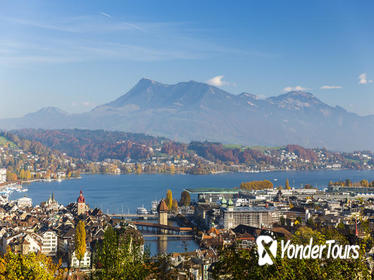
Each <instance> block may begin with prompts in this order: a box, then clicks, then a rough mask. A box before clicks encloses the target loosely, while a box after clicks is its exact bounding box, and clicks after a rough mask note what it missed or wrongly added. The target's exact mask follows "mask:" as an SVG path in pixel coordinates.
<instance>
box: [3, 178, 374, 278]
mask: <svg viewBox="0 0 374 280" xmlns="http://www.w3.org/2000/svg"><path fill="white" fill-rule="evenodd" d="M372 186H374V182H368V181H367V180H362V181H360V182H351V181H350V180H346V181H343V182H330V183H329V186H328V187H326V189H324V190H320V189H316V188H313V187H311V186H310V185H306V186H305V187H304V188H293V187H292V186H290V184H289V182H288V180H287V181H286V182H285V184H284V187H274V186H273V184H272V183H271V182H270V181H267V180H265V181H252V182H243V183H242V184H241V186H240V188H226V189H222V188H187V189H185V190H184V191H183V192H182V194H181V199H180V200H179V201H176V200H175V199H172V194H171V191H168V192H167V195H166V197H165V199H162V200H161V201H159V202H158V203H157V205H156V206H157V207H156V209H153V210H154V211H153V212H152V213H138V214H135V215H133V216H134V217H137V220H133V219H131V218H128V216H126V215H124V216H123V217H120V216H121V215H120V214H115V213H112V214H109V215H107V214H104V213H103V212H102V211H101V210H100V209H97V208H96V209H91V208H90V207H89V201H87V200H86V198H85V197H84V194H83V192H82V191H81V192H80V193H79V194H77V199H76V202H73V203H70V204H69V205H66V206H64V205H61V204H59V203H58V201H57V199H56V198H55V196H54V194H53V193H52V194H51V195H50V197H49V199H48V200H47V201H45V202H42V203H41V204H40V205H36V206H33V204H32V200H31V198H28V197H21V198H19V199H17V200H13V201H8V199H7V197H6V196H2V199H1V205H0V220H1V222H0V224H1V227H0V238H1V242H0V251H1V253H2V255H6V254H8V253H7V252H9V251H11V252H13V253H15V254H21V255H28V254H30V253H42V254H43V255H45V256H48V257H50V258H52V259H53V261H54V262H56V263H57V262H59V263H60V268H61V269H64V274H63V275H64V277H65V278H66V279H73V278H72V277H78V275H81V277H89V276H90V275H91V274H92V273H94V272H95V273H97V272H98V271H100V266H98V263H97V260H98V259H97V257H96V254H97V253H98V252H95V250H96V251H97V250H101V249H100V248H102V247H100V246H98V245H99V244H101V243H102V242H103V240H105V239H106V238H107V237H106V234H107V233H106V232H107V231H108V228H114V229H116V230H119V229H121V230H125V232H126V230H129V229H130V230H131V233H132V234H135V236H137V238H138V239H139V240H141V241H140V243H139V244H140V252H141V254H143V255H144V254H146V249H145V246H144V240H143V235H144V236H145V235H146V234H147V233H149V232H152V234H156V235H157V236H158V238H159V250H160V251H159V255H158V256H150V257H149V258H150V259H149V262H150V263H152V265H153V266H155V267H156V269H155V270H153V271H149V273H148V274H147V277H146V278H144V279H158V277H159V275H160V274H158V273H162V274H165V275H169V276H170V277H171V276H173V277H174V278H173V279H217V278H215V276H217V269H218V268H217V263H220V261H222V260H221V259H220V258H221V254H224V253H223V252H224V251H222V250H224V249H225V248H230V247H231V246H236V248H240V250H247V251H248V250H249V251H252V248H254V247H255V240H256V238H257V237H258V236H259V235H261V234H264V233H266V234H274V235H276V236H278V237H280V238H283V239H286V240H289V239H292V238H294V237H295V236H298V235H299V234H300V231H303V230H305V229H310V230H323V229H333V230H337V231H339V232H340V233H343V232H344V234H345V235H347V236H350V238H353V240H354V241H351V242H358V243H359V244H363V243H365V244H372V243H370V242H371V241H370V240H372V238H373V236H372V232H373V230H372V229H373V228H374V218H373V217H374V204H373V201H374V187H372ZM142 217H143V218H147V217H148V218H152V217H153V218H154V220H152V219H151V220H149V221H147V220H144V221H142V220H141V219H142ZM81 222H83V225H84V231H85V242H84V244H85V248H84V253H83V254H82V255H81V256H77V254H78V251H77V244H76V243H77V242H78V241H77V239H76V235H77V227H78V224H79V223H81ZM175 235H177V236H180V237H183V236H187V235H188V236H191V237H193V238H194V239H195V240H196V242H197V243H198V244H199V249H197V250H195V251H191V252H180V253H177V252H174V253H172V254H170V255H167V250H166V247H167V239H168V237H169V236H175ZM104 243H105V242H104ZM98 248H99V249H98ZM373 250H374V249H373V247H372V245H370V246H368V247H366V248H365V251H364V258H365V260H366V261H365V262H367V266H368V267H369V268H370V270H372V269H373V268H374V262H373V258H372V256H373V252H374V251H373ZM163 256H168V257H167V258H166V259H162V258H163ZM160 259H161V260H160ZM59 260H60V261H59ZM161 261H162V262H166V263H167V266H166V267H164V266H163V265H160V262H161ZM160 267H162V268H160ZM218 273H219V274H221V273H222V271H219V272H218ZM226 275H228V276H229V275H230V272H227V271H226ZM62 279H63V278H62ZM74 279H75V278H74ZM82 279H84V278H82ZM234 279H235V278H234Z"/></svg>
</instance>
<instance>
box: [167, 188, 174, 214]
mask: <svg viewBox="0 0 374 280" xmlns="http://www.w3.org/2000/svg"><path fill="white" fill-rule="evenodd" d="M165 202H166V205H167V207H168V208H169V210H171V209H172V207H173V193H172V192H171V190H168V191H167V193H166V201H165Z"/></svg>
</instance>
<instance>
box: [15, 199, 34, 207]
mask: <svg viewBox="0 0 374 280" xmlns="http://www.w3.org/2000/svg"><path fill="white" fill-rule="evenodd" d="M17 206H18V208H26V207H32V199H31V198H29V197H21V198H19V199H18V200H17Z"/></svg>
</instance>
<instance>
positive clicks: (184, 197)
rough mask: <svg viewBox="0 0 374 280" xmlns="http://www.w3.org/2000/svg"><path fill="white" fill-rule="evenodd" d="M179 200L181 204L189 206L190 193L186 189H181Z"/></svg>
mask: <svg viewBox="0 0 374 280" xmlns="http://www.w3.org/2000/svg"><path fill="white" fill-rule="evenodd" d="M179 202H180V205H181V206H190V203H191V196H190V193H189V192H188V191H183V192H182V193H181V199H180V201H179Z"/></svg>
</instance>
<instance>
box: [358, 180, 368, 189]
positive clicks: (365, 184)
mask: <svg viewBox="0 0 374 280" xmlns="http://www.w3.org/2000/svg"><path fill="white" fill-rule="evenodd" d="M360 185H361V186H362V187H369V181H368V180H366V179H363V180H361V181H360Z"/></svg>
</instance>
